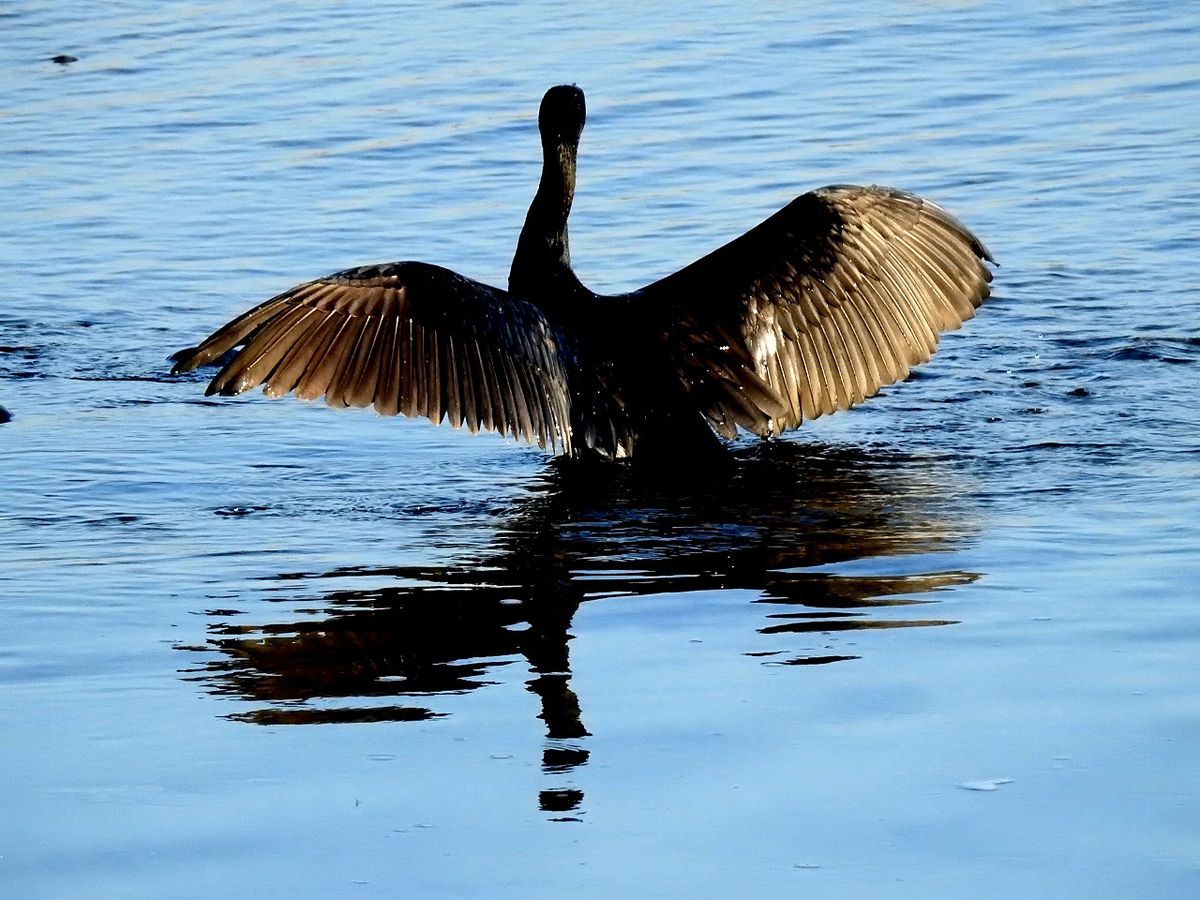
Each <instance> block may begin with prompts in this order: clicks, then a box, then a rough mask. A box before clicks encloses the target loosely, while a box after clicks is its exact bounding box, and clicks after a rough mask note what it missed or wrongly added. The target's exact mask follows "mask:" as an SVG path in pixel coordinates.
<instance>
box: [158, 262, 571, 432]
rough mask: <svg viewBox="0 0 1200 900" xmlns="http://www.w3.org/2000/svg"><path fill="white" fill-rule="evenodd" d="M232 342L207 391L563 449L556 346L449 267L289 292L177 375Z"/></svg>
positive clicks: (514, 308)
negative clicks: (256, 393)
mask: <svg viewBox="0 0 1200 900" xmlns="http://www.w3.org/2000/svg"><path fill="white" fill-rule="evenodd" d="M238 344H243V345H244V346H243V347H242V349H241V350H240V351H239V352H238V353H237V354H236V355H235V356H234V357H233V358H232V359H230V360H229V361H228V362H227V363H226V364H225V366H224V368H222V369H221V371H220V372H218V373H217V375H216V377H214V378H213V380H212V382H211V383H210V384H209V386H208V391H207V393H208V394H225V395H232V394H240V393H242V392H243V391H246V390H249V389H250V388H252V387H255V386H257V385H260V384H261V385H264V388H263V390H264V393H266V394H267V396H269V397H282V396H284V395H285V394H287V393H289V392H291V391H295V393H296V396H297V397H300V398H301V399H304V400H312V399H316V398H317V397H320V396H321V395H324V396H325V402H326V403H328V404H329V405H330V406H335V407H343V406H360V407H361V406H370V405H372V404H374V406H375V409H376V410H378V411H379V412H380V413H382V414H384V415H395V414H396V413H403V414H404V415H406V416H425V417H426V418H428V419H431V420H432V421H433V422H434V423H440V422H441V421H442V420H443V419H445V420H448V421H449V422H450V424H451V425H453V426H454V427H456V428H457V427H459V426H461V425H464V424H465V425H466V426H467V428H469V429H470V430H471V431H477V430H479V429H480V428H484V429H489V430H493V431H499V432H501V433H504V434H510V435H512V436H513V437H517V438H522V439H524V440H526V441H529V442H530V443H534V442H536V443H537V444H539V445H540V446H543V447H545V446H547V445H549V446H550V447H552V448H554V449H556V450H557V449H559V448H561V449H562V451H563V452H570V449H571V429H570V413H569V409H570V394H569V392H568V386H567V366H568V365H569V355H570V353H571V352H572V351H571V349H570V347H569V346H567V343H566V341H565V339H564V337H563V336H562V335H561V334H560V333H559V332H558V331H557V330H556V329H554V328H553V327H552V326H551V325H550V324H549V323H548V322H547V320H546V318H545V316H544V315H543V314H542V312H541V311H540V310H539V309H538V308H537V307H536V306H534V305H533V304H532V303H529V302H527V301H525V300H522V299H521V298H519V297H516V296H514V295H512V294H509V293H507V292H505V291H501V290H498V289H496V288H493V287H489V286H488V285H485V284H480V283H479V282H476V281H471V280H470V279H467V278H463V277H462V276H460V275H457V274H455V273H454V272H451V271H449V270H448V269H443V268H440V267H438V266H431V265H429V264H427V263H418V262H400V263H391V264H387V265H378V266H362V267H360V268H356V269H349V270H347V271H345V272H339V273H337V274H335V275H330V276H329V277H327V278H318V279H317V280H316V281H310V282H307V283H305V284H301V285H298V286H297V287H294V288H292V289H291V290H289V291H285V292H284V293H282V294H280V295H279V296H277V297H274V298H272V299H270V300H268V301H266V302H265V303H263V304H261V305H260V306H257V307H255V308H254V309H252V310H250V311H249V312H246V313H243V314H242V315H240V316H238V317H237V318H236V319H234V320H233V321H232V322H230V323H229V324H227V325H225V326H224V327H223V328H220V329H218V330H217V331H216V332H214V333H213V334H212V335H211V336H210V337H209V338H207V339H206V340H205V341H204V342H203V343H202V344H200V346H198V347H195V348H190V349H188V350H185V351H182V352H181V353H179V354H177V357H176V358H177V362H176V364H175V368H174V371H175V372H185V371H188V370H189V369H194V368H196V367H197V366H201V365H204V364H205V363H209V362H212V361H213V360H215V359H217V358H219V357H220V356H222V355H223V354H224V353H226V352H227V351H229V350H230V349H232V348H233V347H236V346H237V345H238Z"/></svg>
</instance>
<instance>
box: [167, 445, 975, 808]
mask: <svg viewBox="0 0 1200 900" xmlns="http://www.w3.org/2000/svg"><path fill="white" fill-rule="evenodd" d="M953 481H954V479H953V465H952V463H951V462H949V461H946V460H940V461H938V460H931V459H929V458H916V457H910V456H904V455H900V454H896V453H893V452H880V451H871V452H870V453H869V454H868V453H864V452H863V451H861V450H831V449H829V448H814V447H809V446H804V445H797V444H790V443H782V442H780V443H770V444H765V445H761V446H759V447H757V448H755V449H753V450H750V451H747V452H745V453H743V454H742V455H741V456H740V457H739V458H738V460H737V464H736V466H735V467H734V468H733V469H731V470H730V471H729V472H727V473H725V474H724V475H723V477H720V478H714V479H712V480H711V481H710V483H708V484H706V485H704V486H703V487H702V488H699V489H697V488H696V487H695V486H694V485H693V486H691V487H689V488H688V489H687V490H680V489H678V487H677V486H671V485H667V486H664V485H661V484H650V483H646V482H645V481H642V480H640V479H639V478H638V477H637V476H636V475H634V474H631V473H629V472H628V471H625V470H618V471H608V470H602V471H598V472H580V471H579V470H578V469H577V468H574V467H571V466H561V465H560V466H559V467H557V468H551V469H550V470H549V471H548V472H547V474H546V475H545V477H544V478H543V479H542V480H541V481H540V482H539V484H538V485H536V486H535V488H533V489H531V492H530V494H529V495H528V496H527V497H526V498H523V499H522V500H521V501H520V502H519V503H518V504H517V505H516V506H515V508H514V509H513V510H512V513H511V515H510V516H509V517H508V519H507V521H506V522H505V524H504V525H503V526H502V528H501V530H500V532H499V533H498V534H497V536H496V537H495V539H494V541H493V547H492V549H491V551H490V552H489V553H488V554H486V555H485V557H484V558H481V559H476V560H471V561H466V562H463V563H461V564H458V565H454V566H448V567H412V566H408V567H395V568H341V569H336V570H333V571H330V572H324V573H316V574H291V573H289V574H283V575H280V576H279V579H280V580H283V581H292V580H294V581H295V583H296V589H297V595H296V596H295V597H293V598H291V600H292V601H293V602H290V603H289V604H288V608H289V612H290V613H291V615H292V619H290V620H289V621H286V622H280V623H276V624H262V625H253V626H248V625H242V624H231V623H230V622H229V621H228V619H229V617H228V616H226V615H225V614H224V612H225V611H222V610H214V611H211V613H210V615H211V616H212V618H213V620H214V621H213V622H212V624H210V625H209V632H210V635H211V638H210V641H209V643H208V645H206V646H204V647H199V648H183V649H192V650H200V651H203V652H205V653H209V654H211V653H213V652H214V651H218V656H217V658H215V659H211V660H209V661H207V662H205V663H203V664H202V665H201V666H200V667H199V668H198V669H193V670H191V671H190V677H194V678H196V679H197V680H199V681H200V682H202V683H203V684H204V685H205V687H206V689H207V690H209V691H210V692H212V693H214V694H222V695H229V696H233V697H237V698H240V699H243V700H248V701H250V702H252V703H254V704H256V708H254V709H252V710H250V711H246V712H239V713H234V714H233V715H231V718H235V719H240V720H243V721H246V722H253V723H258V724H271V725H277V724H304V723H309V724H311V723H323V722H350V721H353V722H372V721H419V720H424V719H429V718H431V717H435V716H439V715H444V713H440V712H438V711H437V710H436V709H435V708H434V706H435V704H434V703H433V701H434V699H435V698H436V697H437V696H439V695H440V696H445V695H450V694H462V693H465V692H468V691H472V690H475V689H478V688H480V687H482V686H484V685H487V684H490V683H495V682H497V681H500V680H509V679H511V678H512V677H513V676H512V675H511V674H509V673H508V672H505V671H504V669H505V668H506V667H511V666H513V665H516V664H518V663H521V662H523V663H524V666H522V668H523V669H524V670H525V671H527V672H528V674H529V680H528V681H527V687H528V689H529V690H530V691H532V692H533V693H534V694H536V695H537V696H538V698H539V699H540V703H541V712H540V718H541V719H542V721H543V722H544V726H545V733H546V738H547V742H546V744H545V747H544V753H543V760H542V766H543V771H544V772H545V773H546V774H547V775H549V776H557V777H563V776H567V775H569V774H570V773H571V772H572V771H573V770H575V769H576V768H578V767H579V766H581V765H583V764H584V763H586V762H587V760H588V750H587V749H586V741H585V739H586V738H587V736H588V731H587V729H586V727H585V725H584V718H583V715H582V711H581V706H580V702H579V699H578V697H577V696H576V695H575V693H574V691H573V690H572V689H571V667H570V659H569V653H568V647H569V643H570V641H571V639H572V635H571V634H570V633H569V629H570V627H571V621H572V619H573V617H574V615H575V612H576V610H577V609H578V608H579V606H580V604H582V603H583V602H585V601H588V600H594V599H600V598H614V597H622V598H636V597H640V596H647V595H660V596H661V595H664V594H666V595H669V594H672V593H678V592H684V591H686V592H697V591H728V590H735V589H736V590H748V591H752V592H754V594H755V596H754V599H753V600H752V601H751V602H753V603H755V604H761V605H762V607H763V613H764V621H762V622H761V624H760V626H759V627H758V629H757V630H758V632H759V633H760V634H762V635H771V636H774V638H775V642H774V643H773V644H772V647H771V649H765V650H763V651H762V652H761V653H759V652H754V653H751V654H750V655H753V656H761V657H762V661H763V662H764V663H765V664H773V665H797V666H801V665H818V664H824V663H829V662H835V661H839V660H846V659H854V658H856V657H854V656H852V655H845V654H833V653H826V652H821V653H814V652H813V651H812V650H811V649H804V647H805V646H806V644H805V643H804V642H805V640H808V641H811V636H812V635H813V634H814V633H817V634H827V633H830V632H837V631H847V630H851V629H868V628H871V629H874V628H898V627H912V626H922V625H943V624H952V623H951V622H949V621H948V620H946V619H940V618H928V617H923V616H922V617H918V616H912V615H909V613H912V612H914V611H915V608H918V607H922V605H923V604H927V603H928V602H929V599H919V598H918V597H917V596H916V595H921V594H928V593H929V592H931V591H936V590H939V589H945V588H950V587H954V586H957V585H962V584H966V583H968V582H970V581H973V580H974V579H975V577H976V576H975V575H973V574H971V573H968V572H962V571H956V570H946V571H935V572H928V571H921V572H920V574H905V570H911V569H913V568H914V567H915V566H914V562H917V563H919V561H914V560H911V559H910V560H909V561H908V562H907V563H905V562H901V561H900V558H902V557H905V556H908V557H913V556H914V555H922V554H931V553H936V552H946V551H952V550H953V549H955V548H956V547H957V546H959V545H960V544H961V542H962V540H963V538H964V537H965V536H967V535H968V534H969V533H970V532H972V531H973V530H974V529H973V526H972V525H971V524H970V523H969V522H968V521H967V519H966V517H965V515H964V513H963V511H962V510H961V509H960V508H959V507H958V506H957V505H956V501H955V494H954V492H953V490H951V489H950V487H949V486H950V485H952V484H953ZM939 561H940V562H944V560H939ZM381 583H382V585H383V586H380V584H381ZM314 585H320V587H319V589H318V590H316V591H313V590H312V588H313V587H314ZM256 608H259V607H256ZM297 619H298V620H297ZM791 635H798V636H799V639H800V643H801V646H800V647H798V648H796V649H795V650H784V651H781V650H779V649H778V646H779V639H781V638H784V639H786V638H787V637H788V636H791ZM806 636H807V637H806ZM785 643H786V641H785ZM582 797H583V795H582V793H581V792H580V791H578V790H576V789H574V788H561V789H560V788H554V789H548V790H546V791H543V792H542V794H541V797H540V800H539V803H540V805H541V807H542V809H543V810H545V811H547V812H548V813H559V814H569V813H571V812H573V811H577V810H578V809H579V806H580V804H581V802H582ZM563 817H565V818H570V816H569V815H565V816H563Z"/></svg>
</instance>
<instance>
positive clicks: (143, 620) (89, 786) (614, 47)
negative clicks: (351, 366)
mask: <svg viewBox="0 0 1200 900" xmlns="http://www.w3.org/2000/svg"><path fill="white" fill-rule="evenodd" d="M0 28H2V30H3V34H4V38H3V40H2V41H0V62H2V65H3V70H4V78H3V84H2V86H0V196H2V197H3V198H4V201H3V205H4V208H5V215H4V227H3V229H2V231H3V239H2V240H0V266H2V270H3V275H4V277H3V279H2V285H3V286H2V287H0V292H2V296H3V301H2V303H0V405H2V406H3V407H4V408H5V409H6V410H7V412H8V414H9V415H10V416H11V421H9V422H7V423H6V424H3V425H0V460H2V461H3V472H4V481H5V484H4V487H3V490H2V492H0V808H2V809H3V815H2V816H0V894H3V895H4V896H12V897H74V896H88V897H163V898H168V897H181V898H183V897H197V896H203V895H211V894H217V893H219V894H220V895H222V896H245V897H267V896H312V897H393V896H394V897H402V896H403V897H409V896H411V897H448V896H462V897H483V896H486V897H562V896H577V897H612V896H656V897H700V896H703V897H708V896H712V897H727V896H734V895H740V896H762V895H773V896H801V895H811V896H818V897H855V898H856V897H897V896H911V897H925V898H927V897H963V896H971V897H997V898H999V897H1006V898H1007V897H1018V896H1020V897H1055V898H1064V897H1079V898H1101V897H1112V898H1127V897H1136V896H1141V897H1145V896H1156V897H1195V896H1197V895H1200V590H1198V588H1197V584H1198V583H1200V559H1198V544H1200V540H1198V529H1197V522H1198V521H1200V412H1198V410H1197V401H1198V399H1200V380H1198V379H1200V274H1198V273H1200V269H1198V268H1197V266H1196V264H1195V262H1196V247H1197V239H1198V238H1200V117H1198V116H1197V115H1196V113H1195V110H1196V108H1197V104H1198V102H1200V62H1198V60H1200V53H1198V51H1200V38H1198V37H1197V35H1200V12H1198V11H1197V8H1196V7H1195V6H1194V5H1192V4H1166V3H1161V4H1159V3H1147V4H1131V3H1066V4H1060V5H1058V6H1057V8H1050V5H1049V4H1033V3H1029V4H1025V3H1017V4H1007V3H1006V4H1000V3H970V2H927V3H920V4H915V5H914V4H895V5H892V4H884V3H850V4H841V3H816V4H803V5H796V6H791V5H786V4H777V3H768V2H758V3H750V4H742V5H739V6H737V7H736V8H733V7H727V6H723V5H720V4H711V3H699V4H686V5H682V4H680V5H678V6H674V5H668V6H667V7H664V8H661V9H658V10H648V9H647V8H645V7H644V6H643V5H641V4H633V3H627V2H620V0H618V2H615V3H610V4H606V5H604V6H602V7H600V8H597V9H593V10H584V9H582V8H581V9H577V10H572V11H570V12H566V11H564V8H563V7H562V6H561V5H559V4H550V3H543V2H530V3H525V4H521V5H519V6H516V5H513V6H510V5H505V4H477V3H457V4H388V3H380V2H366V3H360V4H353V5H343V4H321V5H316V4H313V5H307V4H299V5H294V4H280V5H277V6H276V5H273V6H272V7H271V8H269V9H264V8H260V7H258V6H257V5H246V4H238V3H230V2H222V0H217V2H212V3H208V4H205V5H192V4H149V3H134V2H124V3H112V4H101V5H93V4H82V3H77V2H61V3H55V4H22V3H18V4H15V5H10V6H9V7H7V8H6V9H5V10H4V11H2V12H0ZM57 54H69V55H72V56H74V57H77V59H76V61H74V62H69V63H56V62H53V61H50V58H51V57H53V56H55V55H57ZM567 81H569V82H577V83H578V84H579V85H580V86H581V87H583V88H584V90H585V91H586V92H587V95H588V104H589V110H588V127H587V129H586V131H585V133H584V137H583V145H582V150H581V164H580V188H579V194H578V198H577V203H576V207H575V213H574V216H573V218H572V238H573V241H574V251H575V252H574V259H575V263H576V267H577V269H578V270H579V272H580V274H581V276H582V277H583V280H584V281H585V283H588V284H589V285H591V286H592V287H593V288H595V289H597V290H601V291H606V292H613V291H620V290H628V289H632V288H635V287H637V286H639V285H641V284H644V283H647V282H649V281H651V280H653V279H656V278H658V277H661V276H662V275H664V274H666V273H668V272H670V271H673V270H674V269H676V268H678V267H679V266H681V265H683V264H686V263H687V262H689V261H691V260H692V259H695V258H697V257H698V256H700V255H702V254H704V253H706V252H708V251H709V250H711V249H713V248H714V247H716V246H718V245H719V244H721V243H724V242H725V241H726V240H728V239H730V238H732V237H733V236H735V235H737V234H739V233H741V232H742V231H744V230H745V229H747V228H748V227H750V226H752V225H753V224H755V223H756V222H757V221H759V220H760V219H762V218H764V217H765V216H766V215H768V214H769V213H771V212H773V211H774V210H775V209H777V208H779V207H780V206H782V205H783V204H784V203H786V202H787V201H788V200H789V199H791V197H793V196H794V195H796V194H798V193H800V192H802V191H804V190H807V189H809V188H812V187H815V186H818V185H822V184H827V183H831V182H858V183H872V182H875V183H883V184H891V185H894V186H898V187H903V188H906V189H909V190H913V191H916V192H918V193H922V194H925V195H927V196H929V197H931V198H933V199H935V200H937V201H938V202H939V203H941V204H942V205H944V206H946V207H948V208H949V209H950V210H952V211H953V212H954V213H955V214H956V215H957V216H959V217H960V218H961V219H962V220H963V221H965V222H966V223H968V224H969V225H970V226H971V227H972V228H973V229H974V230H975V231H976V232H977V233H978V234H979V235H980V237H981V238H982V239H983V240H984V241H985V242H986V243H987V244H988V245H989V247H990V249H991V250H992V252H993V253H994V254H995V256H996V258H997V260H998V261H999V263H1000V268H999V269H998V270H997V273H996V281H995V294H994V297H993V299H992V300H991V301H990V303H989V304H988V305H987V306H985V307H984V308H983V310H981V312H980V315H979V317H978V318H977V319H975V320H974V321H973V322H971V323H969V324H968V325H967V326H966V327H965V328H964V329H963V330H962V331H961V332H957V333H955V334H952V335H950V336H948V337H947V338H946V339H945V340H944V341H943V344H942V348H941V350H940V352H939V354H938V355H937V357H936V358H935V359H934V361H933V362H932V363H931V364H929V365H928V366H926V367H924V368H922V369H920V370H919V371H918V372H917V373H916V374H914V376H913V377H912V378H911V379H910V380H909V381H908V382H906V383H904V384H902V385H898V386H895V387H894V388H890V389H888V390H886V391H885V392H884V394H883V395H881V396H880V397H878V398H876V399H875V400H873V401H871V402H870V403H867V404H866V405H864V406H863V407H861V408H859V409H856V410H854V411H852V412H850V413H846V414H839V415H836V416H833V417H830V418H828V419H822V420H819V421H817V422H814V423H810V424H808V425H806V426H805V427H804V428H803V429H801V430H800V431H799V432H797V433H796V434H794V435H792V436H790V437H789V438H788V439H787V440H786V441H781V442H774V443H772V444H770V445H764V446H758V445H757V444H756V443H755V442H753V441H749V440H747V441H746V442H744V443H743V444H742V445H740V446H739V448H738V451H737V452H738V459H739V462H738V466H737V469H736V471H735V472H734V473H733V474H732V475H731V476H730V478H729V479H728V481H727V482H725V483H705V484H691V485H678V484H676V485H659V484H653V483H646V482H644V481H642V480H638V479H633V478H631V477H630V476H629V474H628V473H625V472H622V471H617V472H614V473H612V474H610V475H609V476H607V477H605V478H587V479H584V478H580V477H578V475H577V474H575V473H572V472H571V471H569V470H564V469H562V468H560V467H558V466H556V465H555V464H553V463H552V462H550V461H549V460H548V458H547V457H546V456H545V455H543V454H542V453H540V452H539V451H537V450H535V449H530V448H526V447H523V446H520V445H516V444H513V443H511V442H507V441H505V440H503V439H501V438H497V437H495V436H489V435H483V436H478V437H471V436H468V435H465V434H460V433H457V432H454V431H451V430H450V429H445V428H433V427H431V426H429V425H428V424H427V423H424V422H418V421H404V420H396V419H383V418H380V417H377V416H375V415H373V414H371V413H369V412H362V411H350V412H336V411H333V410H330V409H328V408H326V407H324V406H323V405H319V404H316V405H312V404H302V403H299V402H296V401H294V400H287V401H279V402H273V401H269V400H266V399H265V398H263V397H261V396H260V395H254V396H250V397H243V398H238V399H236V400H220V401H219V402H218V401H216V400H206V399H204V397H203V382H204V377H205V376H204V375H203V374H202V373H197V374H195V375H189V376H184V377H171V376H169V375H168V370H169V363H168V362H167V356H168V355H169V354H170V353H171V352H172V351H174V350H176V349H178V348H180V347H182V346H185V345H188V344H191V343H194V342H195V341H196V340H197V339H198V338H200V337H202V336H203V335H204V334H206V333H207V332H208V331H209V330H210V329H211V328H213V327H215V326H216V325H218V324H220V323H221V322H223V321H225V320H226V319H227V318H229V317H230V316H231V315H233V314H234V313H236V312H239V311H241V310H242V309H244V308H246V307H247V306H249V305H250V304H251V303H254V302H257V301H259V300H261V299H262V298H265V297H267V296H270V295H271V294H273V293H276V292H277V291H279V290H282V289H283V288H286V287H288V286H290V285H291V284H293V283H295V282H297V281H300V280H303V279H307V278H311V277H315V276H317V275H321V274H324V273H326V272H329V271H334V270H336V269H339V268H344V267H346V266H350V265H354V264H360V263H368V262H380V261H386V260H393V259H423V260H427V261H430V262H435V263H439V264H441V265H445V266H448V267H450V268H453V269H456V270H458V271H460V272H462V273H464V274H466V275H469V276H471V277H475V278H479V279H481V280H484V281H489V282H492V283H497V284H503V283H504V280H505V278H506V275H507V267H508V262H509V259H510V255H511V252H512V248H513V246H514V245H515V240H516V235H517V231H518V229H519V227H520V225H521V222H522V219H523V216H524V211H525V207H526V205H527V203H528V201H529V197H530V196H531V193H532V189H533V186H534V184H535V183H536V179H537V174H538V168H539V163H540V160H539V153H538V144H537V135H536V129H535V115H536V109H537V104H538V101H539V99H540V97H541V94H542V92H543V91H544V90H545V88H546V87H547V86H549V85H551V84H554V83H558V82H567ZM6 417H7V416H5V418H6Z"/></svg>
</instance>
